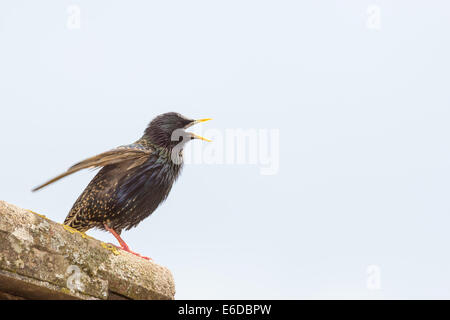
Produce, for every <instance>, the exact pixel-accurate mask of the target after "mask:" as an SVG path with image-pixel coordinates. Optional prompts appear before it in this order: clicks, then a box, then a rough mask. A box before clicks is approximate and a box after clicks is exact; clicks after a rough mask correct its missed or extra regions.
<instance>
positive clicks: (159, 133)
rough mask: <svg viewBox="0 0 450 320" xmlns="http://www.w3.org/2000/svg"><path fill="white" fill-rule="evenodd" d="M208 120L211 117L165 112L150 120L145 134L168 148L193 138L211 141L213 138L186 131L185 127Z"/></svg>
mask: <svg viewBox="0 0 450 320" xmlns="http://www.w3.org/2000/svg"><path fill="white" fill-rule="evenodd" d="M208 120H211V119H209V118H208V119H199V120H192V119H188V118H186V117H184V116H182V115H181V114H179V113H176V112H168V113H163V114H160V115H159V116H157V117H156V118H155V119H153V120H152V121H151V122H150V124H149V125H148V127H147V129H145V134H144V135H145V136H146V137H147V138H148V139H149V140H150V141H151V142H152V143H154V144H156V145H158V146H161V147H166V148H173V147H174V146H176V145H178V144H179V143H183V144H184V143H186V142H188V141H190V140H193V139H201V140H204V141H209V142H210V141H211V140H209V139H206V138H203V137H201V136H199V135H197V134H195V133H192V132H187V131H185V129H187V128H189V127H191V126H193V125H194V124H197V123H200V122H205V121H208Z"/></svg>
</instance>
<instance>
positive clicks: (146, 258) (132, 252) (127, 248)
mask: <svg viewBox="0 0 450 320" xmlns="http://www.w3.org/2000/svg"><path fill="white" fill-rule="evenodd" d="M109 244H110V245H112V246H114V247H116V248H117V249H120V250H123V251H126V252H129V253H131V254H134V255H135V256H138V257H139V258H142V259H145V260H148V261H153V259H152V258H149V257H146V256H143V255H141V254H139V253H137V252H134V251H132V250H131V249H130V248H129V247H128V246H127V245H126V244H125V245H124V246H122V247H119V246H116V245H115V244H112V243H109Z"/></svg>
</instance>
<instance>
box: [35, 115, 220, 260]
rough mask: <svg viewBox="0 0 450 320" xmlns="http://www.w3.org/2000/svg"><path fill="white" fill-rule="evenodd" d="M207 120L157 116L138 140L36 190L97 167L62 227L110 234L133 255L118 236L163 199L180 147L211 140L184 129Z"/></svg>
mask: <svg viewBox="0 0 450 320" xmlns="http://www.w3.org/2000/svg"><path fill="white" fill-rule="evenodd" d="M209 120H212V119H211V118H205V119H199V120H193V119H189V118H187V117H185V116H183V115H181V114H179V113H176V112H167V113H163V114H160V115H158V116H157V117H155V118H154V119H153V120H152V121H151V122H150V123H149V124H148V126H147V127H146V129H145V131H144V134H143V135H142V137H141V138H140V139H138V140H137V141H136V142H134V143H131V144H128V145H122V146H119V147H117V148H115V149H112V150H109V151H106V152H103V153H100V154H98V155H96V156H93V157H91V158H88V159H86V160H83V161H81V162H78V163H76V164H75V165H73V166H72V167H70V168H69V169H68V170H67V171H65V172H64V173H62V174H60V175H58V176H56V177H55V178H53V179H51V180H49V181H47V182H45V183H43V184H41V185H39V186H37V187H35V188H34V189H33V190H32V191H33V192H35V191H37V190H40V189H42V188H44V187H46V186H48V185H49V184H52V183H54V182H56V181H58V180H60V179H62V178H64V177H66V176H68V175H71V174H73V173H75V172H77V171H80V170H82V169H87V168H93V169H99V168H101V169H100V170H99V172H98V173H97V174H96V175H95V177H94V178H93V179H92V180H91V181H90V183H89V184H88V185H87V187H86V188H85V189H84V191H83V192H82V193H81V195H80V196H79V197H78V199H77V200H76V201H75V203H74V204H73V206H72V209H71V210H70V211H69V213H68V215H67V217H66V219H65V220H64V222H63V224H64V225H66V226H68V227H70V228H73V229H75V230H77V231H80V232H86V231H87V230H89V229H92V228H96V229H100V230H103V231H109V232H110V233H111V234H112V235H113V236H114V237H115V238H116V239H117V241H118V242H119V245H120V247H118V248H119V249H122V250H124V251H127V252H130V253H132V254H134V255H136V256H139V257H141V258H144V259H147V260H151V259H150V258H148V257H145V256H142V255H140V254H139V253H137V252H134V251H132V250H131V249H130V247H129V246H128V245H127V244H126V243H125V241H124V240H123V239H122V238H121V236H120V235H121V232H122V231H123V230H129V229H131V228H134V227H136V226H137V225H138V224H139V223H140V222H141V221H142V220H144V219H145V218H147V217H148V216H150V215H151V214H152V213H153V212H154V211H155V210H156V208H157V207H158V206H159V205H160V204H161V203H162V202H164V201H165V200H166V198H167V196H168V195H169V192H170V190H171V189H172V186H173V184H174V182H175V181H176V180H177V178H178V177H179V175H180V173H181V170H182V167H183V147H184V146H185V144H186V143H187V142H189V141H191V140H193V139H200V140H204V141H208V142H211V140H209V139H206V138H204V137H202V136H199V135H197V134H195V133H192V132H187V131H185V129H187V128H189V127H191V126H193V125H195V124H198V123H201V122H205V121H209Z"/></svg>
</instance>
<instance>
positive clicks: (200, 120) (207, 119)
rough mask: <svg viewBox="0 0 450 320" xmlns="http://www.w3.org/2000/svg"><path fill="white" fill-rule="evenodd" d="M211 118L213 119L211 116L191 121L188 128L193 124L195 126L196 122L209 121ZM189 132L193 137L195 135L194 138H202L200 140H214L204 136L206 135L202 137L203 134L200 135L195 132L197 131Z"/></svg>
mask: <svg viewBox="0 0 450 320" xmlns="http://www.w3.org/2000/svg"><path fill="white" fill-rule="evenodd" d="M209 120H212V119H211V118H206V119H199V120H195V121H193V122H191V123H190V124H189V125H188V126H187V127H186V128H188V127H191V126H193V125H194V124H197V123H200V122H205V121H209ZM189 133H190V134H191V135H192V137H193V138H194V139H200V140H203V141H208V142H212V140H209V139H206V138H204V137H202V136H199V135H198V134H195V133H192V132H189Z"/></svg>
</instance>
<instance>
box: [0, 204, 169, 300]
mask: <svg viewBox="0 0 450 320" xmlns="http://www.w3.org/2000/svg"><path fill="white" fill-rule="evenodd" d="M174 295H175V283H174V280H173V277H172V274H171V272H170V271H169V270H168V269H167V268H165V267H162V266H159V265H157V264H156V263H154V262H152V261H147V260H144V259H142V258H139V257H136V256H134V255H132V254H130V253H127V252H124V251H122V250H118V249H116V248H115V247H113V246H111V245H109V244H106V243H103V242H101V241H98V240H96V239H94V238H92V237H88V236H86V235H84V234H82V233H79V232H77V231H75V230H73V229H70V228H68V227H65V226H63V225H61V224H59V223H56V222H53V221H51V220H49V219H47V218H45V217H44V216H41V215H38V214H36V213H33V212H31V211H29V210H25V209H21V208H19V207H17V206H14V205H12V204H9V203H7V202H4V201H0V299H102V300H105V299H174Z"/></svg>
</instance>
